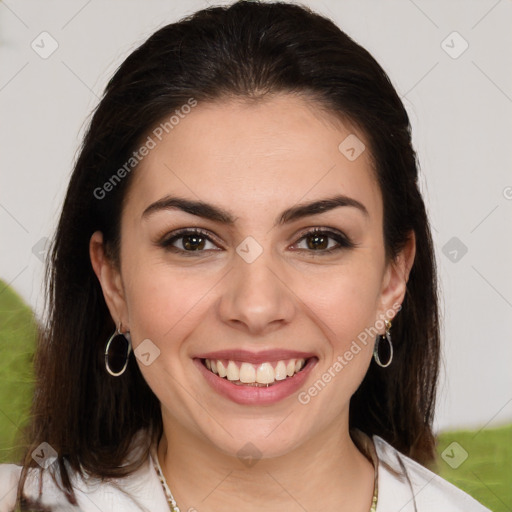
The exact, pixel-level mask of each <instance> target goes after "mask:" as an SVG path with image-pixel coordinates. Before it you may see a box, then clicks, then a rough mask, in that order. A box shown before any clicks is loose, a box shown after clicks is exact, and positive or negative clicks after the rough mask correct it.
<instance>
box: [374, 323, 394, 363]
mask: <svg viewBox="0 0 512 512" xmlns="http://www.w3.org/2000/svg"><path fill="white" fill-rule="evenodd" d="M390 329H391V322H390V321H389V320H386V334H384V335H382V334H380V335H379V336H377V339H376V340H375V347H374V349H373V358H374V359H375V362H376V363H377V364H378V365H379V366H380V367H381V368H387V367H388V366H389V365H390V364H391V361H393V343H392V342H391V333H390V332H389V330H390ZM384 340H386V341H387V346H386V345H384V344H383V341H384ZM383 348H384V350H383ZM382 352H384V354H382ZM381 356H382V357H381Z"/></svg>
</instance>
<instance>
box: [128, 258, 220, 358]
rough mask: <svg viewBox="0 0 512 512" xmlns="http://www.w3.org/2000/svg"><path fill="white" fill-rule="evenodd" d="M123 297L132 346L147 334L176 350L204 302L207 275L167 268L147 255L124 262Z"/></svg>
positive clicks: (199, 313) (155, 341)
mask: <svg viewBox="0 0 512 512" xmlns="http://www.w3.org/2000/svg"><path fill="white" fill-rule="evenodd" d="M126 271H127V274H128V275H129V278H128V279H127V283H128V284H127V285H126V286H125V288H126V290H125V291H126V298H127V305H128V315H129V318H130V330H131V332H132V339H133V340H134V347H135V346H136V345H137V344H138V342H140V341H141V340H143V339H146V338H149V339H151V341H152V342H154V343H155V344H156V345H157V346H158V347H159V349H160V350H161V351H163V350H165V351H167V352H168V351H176V350H178V349H179V343H174V342H173V341H176V340H180V339H181V338H182V337H183V336H184V335H185V333H186V332H188V331H189V330H190V326H191V325H192V324H194V322H195V323H197V318H198V316H200V315H201V312H202V311H203V309H204V307H205V305H206V304H207V303H208V294H207V292H208V290H210V289H211V288H212V286H213V284H214V283H213V282H212V283H210V281H209V278H208V277H206V276H205V275H200V274H199V273H194V272H191V271H190V269H188V270H187V269H176V268H173V269H170V268H169V267H168V266H166V265H165V264H162V263H161V262H158V263H152V262H151V261H150V260H148V259H147V258H140V259H136V258H133V259H132V261H130V262H127V265H126Z"/></svg>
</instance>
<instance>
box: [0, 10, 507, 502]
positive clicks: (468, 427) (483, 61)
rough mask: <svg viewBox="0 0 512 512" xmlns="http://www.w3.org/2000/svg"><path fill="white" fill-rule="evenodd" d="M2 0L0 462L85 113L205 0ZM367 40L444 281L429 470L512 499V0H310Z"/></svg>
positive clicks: (22, 385)
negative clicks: (402, 136) (407, 122)
mask: <svg viewBox="0 0 512 512" xmlns="http://www.w3.org/2000/svg"><path fill="white" fill-rule="evenodd" d="M223 3H230V2H215V3H213V2H210V3H208V2H206V1H195V0H190V1H187V2H186V3H185V2H179V1H177V0H166V1H156V0H154V1H152V2H151V3H149V2H143V1H142V0H137V1H134V0H130V1H129V0H124V1H123V2H122V3H121V2H119V1H113V0H111V1H106V0H66V1H64V0H59V1H50V0H48V1H44V2H41V1H36V0H8V1H3V0H1V1H0V112H1V116H2V118H1V119H2V122H1V123H0V148H1V153H0V244H1V250H0V279H1V280H0V461H7V460H16V459H17V457H18V456H19V453H20V449H21V443H22V441H21V440H20V439H19V436H18V434H19V432H20V428H21V427H22V426H23V424H24V423H25V422H26V420H27V416H28V408H29V406H30V400H31V393H32V373H31V361H32V354H33V350H34V338H35V332H36V323H37V322H38V321H39V319H40V318H41V315H42V312H43V306H44V296H43V294H42V278H43V269H44V260H45V256H46V248H47V240H48V238H50V237H51V236H52V233H53V231H54V228H55V225H56V222H57V218H58V213H59V209H60V206H61V203H62V200H63V197H64V193H65V190H66V187H67V182H68V180H69V176H70V173H71V170H72V166H73V162H74V158H75V156H76V153H77V151H78V148H79V145H80V141H81V137H82V135H83V133H84V129H85V127H86V125H87V122H88V120H89V117H90V114H91V112H92V110H93V109H94V107H95V106H96V104H97V102H98V100H99V98H100V97H101V94H102V90H103V88H104V86H105V84H106V82H107V80H108V79H109V78H110V76H111V75H112V74H113V72H114V71H115V69H116V68H117V67H118V65H119V64H120V63H121V62H122V60H124V58H125V57H126V56H127V55H128V54H129V53H130V52H131V51H132V50H133V49H135V48H136V47H137V46H138V45H139V44H141V43H142V42H143V41H144V40H145V39H146V38H147V37H148V36H149V35H150V34H151V33H152V32H154V31H155V30H156V29H157V28H158V27H160V26H163V25H165V24H167V23H170V22H173V21H176V20H178V19H179V18H181V17H183V16H184V15H187V14H190V13H192V12H194V11H196V10H198V9H201V8H204V7H207V6H208V5H217V4H223ZM301 3H302V4H304V5H308V6H310V7H311V8H312V9H314V10H316V11H317V12H320V13H322V14H324V15H327V16H328V17H330V18H331V19H333V21H335V23H337V24H338V25H339V26H340V28H341V29H342V30H344V31H345V32H347V33H348V34H349V35H350V36H351V37H352V38H353V39H355V40H356V41H357V42H358V43H360V44H362V45H363V46H364V47H365V48H367V49H368V50H369V51H370V52H371V53H372V54H373V55H374V57H375V58H376V59H377V60H378V61H379V62H380V64H381V65H382V66H383V67H384V69H385V70H386V71H387V72H388V74H389V76H390V78H391V80H392V82H393V84H394V85H395V87H396V88H397V90H398V92H399V94H400V95H401V97H402V99H403V101H404V103H405V106H406V108H407V110H408V112H409V115H410V118H411V122H412V126H413V139H414V144H415V147H416V149H417V152H418V158H419V162H420V166H421V188H422V192H423V195H424V198H425V201H426V204H427V208H428V211H429V215H430V219H431V222H432V231H433V238H434V243H435V248H436V255H437V261H438V267H439V274H440V281H441V291H442V296H441V309H442V316H443V318H442V322H443V323H442V333H443V354H444V356H443V372H442V380H441V385H440V390H439V401H438V411H437V417H436V430H437V431H438V432H439V450H438V451H439V464H438V469H437V470H438V471H439V472H440V473H441V474H442V475H443V476H444V477H445V478H448V479H449V480H451V481H452V482H454V483H455V484H456V485H458V486H459V487H462V488H463V489H465V490H467V491H468V492H470V493H472V494H473V495H474V496H475V497H476V498H477V499H479V500H480V501H481V502H482V503H484V504H486V505H487V506H488V507H489V508H491V509H492V510H493V511H510V510H512V426H511V425H512V371H511V370H510V368H511V361H512V343H511V341H512V265H511V262H512V222H511V221H512V172H511V169H512V152H511V151H510V144H511V135H512V115H511V113H512V66H511V57H512V31H511V30H510V26H511V25H510V24H511V21H512V2H510V0H497V1H496V0H478V1H477V0H463V1H455V0H450V1H441V0H437V1H432V0H429V1H427V0H388V1H386V2H379V1H377V0H375V1H370V0H364V1H362V0H343V1H336V0H318V1H317V0H310V1H304V2H301Z"/></svg>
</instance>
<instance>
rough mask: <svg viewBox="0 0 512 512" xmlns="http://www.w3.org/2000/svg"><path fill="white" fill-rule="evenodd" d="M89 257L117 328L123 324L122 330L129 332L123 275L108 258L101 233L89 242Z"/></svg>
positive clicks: (96, 233) (92, 237) (94, 235)
mask: <svg viewBox="0 0 512 512" xmlns="http://www.w3.org/2000/svg"><path fill="white" fill-rule="evenodd" d="M89 257H90V258H91V264H92V268H93V269H94V273H95V274H96V277H97V278H98V281H99V282H100V285H101V288H102V290H103V296H104V297H105V302H106V303H107V307H108V309H109V311H110V315H111V316H112V319H113V320H114V323H115V324H116V327H119V325H120V324H121V329H123V328H124V329H127V330H129V322H128V309H127V307H126V300H125V295H124V287H123V282H122V279H121V273H120V271H119V269H118V268H117V266H116V265H114V263H113V262H112V261H111V259H110V258H109V257H108V256H107V253H106V249H105V245H104V243H103V233H102V232H101V231H96V232H95V233H93V235H92V236H91V240H90V241H89Z"/></svg>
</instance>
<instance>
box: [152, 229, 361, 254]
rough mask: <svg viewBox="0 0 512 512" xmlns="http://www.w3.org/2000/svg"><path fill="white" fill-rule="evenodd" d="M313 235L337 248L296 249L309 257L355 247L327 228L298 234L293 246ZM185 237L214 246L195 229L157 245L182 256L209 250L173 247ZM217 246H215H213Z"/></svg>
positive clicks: (181, 230)
mask: <svg viewBox="0 0 512 512" xmlns="http://www.w3.org/2000/svg"><path fill="white" fill-rule="evenodd" d="M314 235H323V236H326V237H328V238H331V239H332V240H334V241H335V242H336V243H337V244H338V246H337V247H331V248H330V249H323V250H317V251H315V250H313V249H297V250H298V251H305V252H308V253H311V256H317V255H319V256H321V255H327V254H332V253H334V252H337V251H340V250H342V249H352V248H354V247H356V246H357V244H355V243H354V242H352V241H351V240H350V239H349V238H348V237H347V236H346V235H344V234H343V233H342V232H341V231H340V232H338V231H333V230H331V229H327V228H313V229H310V230H309V231H305V232H303V233H301V234H300V238H299V239H298V240H297V241H296V242H295V243H294V245H297V244H298V243H300V242H302V241H303V240H305V239H306V238H307V237H308V236H314ZM186 236H197V237H201V238H205V239H206V240H207V241H209V242H211V243H213V244H215V242H214V241H213V240H212V238H211V236H210V235H209V233H208V232H207V231H204V230H202V229H199V228H195V229H189V228H185V229H180V230H178V231H175V232H173V233H171V234H170V236H167V237H165V238H164V239H163V240H162V241H161V242H159V245H160V246H161V247H163V248H164V249H166V250H169V251H171V252H175V253H180V254H182V255H184V256H187V257H188V256H194V255H195V254H197V253H201V252H206V251H207V250H211V249H203V250H197V251H186V250H185V249H180V248H178V247H175V246H173V245H172V244H173V243H174V242H176V240H179V239H181V238H184V237H186ZM215 245H217V244H215Z"/></svg>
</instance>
